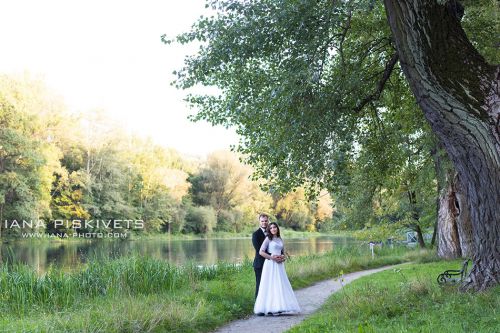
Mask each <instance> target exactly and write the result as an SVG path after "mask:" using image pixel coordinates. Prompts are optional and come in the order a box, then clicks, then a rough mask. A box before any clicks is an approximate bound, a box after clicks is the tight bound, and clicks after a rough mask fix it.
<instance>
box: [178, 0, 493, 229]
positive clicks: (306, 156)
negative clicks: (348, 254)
mask: <svg viewBox="0 0 500 333" xmlns="http://www.w3.org/2000/svg"><path fill="white" fill-rule="evenodd" d="M464 4H465V16H464V19H463V24H464V28H465V29H466V30H467V32H468V34H469V36H470V37H471V39H472V42H473V43H474V44H475V45H476V46H477V48H478V49H479V50H480V51H481V52H483V54H484V55H485V56H486V57H487V58H488V60H489V61H491V62H498V52H496V51H497V46H498V45H497V44H498V43H497V40H496V39H495V38H491V36H496V35H498V27H499V20H498V17H500V16H499V15H498V4H497V3H496V2H495V1H490V0H481V1H465V2H464ZM209 5H210V6H211V7H212V9H213V10H215V11H216V12H217V14H216V15H213V16H210V17H201V18H200V19H199V20H198V21H197V22H196V23H195V24H194V25H193V26H192V29H191V30H190V31H189V32H186V33H184V34H181V35H179V36H177V38H176V40H175V41H176V42H178V43H181V44H186V43H191V42H195V41H198V42H200V43H201V47H200V49H199V52H198V53H197V54H196V55H194V56H190V57H188V58H186V61H185V66H184V67H183V68H181V69H180V70H179V71H178V72H177V80H176V81H175V84H176V86H177V87H178V88H180V89H190V88H193V87H195V86H197V85H204V86H215V87H217V88H218V89H217V92H218V93H217V94H211V95H196V94H191V95H189V97H188V98H187V101H188V102H189V103H190V104H191V105H192V106H193V107H195V108H197V110H198V113H197V114H196V116H194V117H193V119H194V120H200V119H203V120H207V121H209V122H211V123H213V124H223V125H225V126H233V127H235V128H236V130H237V132H238V133H239V134H240V135H241V136H242V139H241V142H240V146H239V148H238V149H239V151H240V152H241V153H243V155H244V156H245V157H246V161H248V162H249V163H251V164H252V165H253V166H254V167H255V174H254V177H255V178H256V179H257V178H265V179H267V183H266V184H264V188H266V189H269V190H270V191H271V193H287V192H289V191H290V190H291V189H293V188H298V187H300V186H305V187H306V189H307V190H308V192H310V193H312V194H317V192H318V191H319V190H320V189H322V188H326V189H328V190H329V192H330V193H332V194H333V195H334V197H335V199H336V200H335V206H336V208H337V209H338V211H337V216H339V217H341V219H340V220H335V219H334V220H333V221H332V223H331V224H330V226H328V227H332V226H339V227H342V228H352V229H359V228H363V227H371V226H374V225H379V224H383V223H396V222H401V221H403V222H405V223H406V224H407V225H410V226H412V227H415V228H416V227H417V226H418V227H420V228H424V227H427V226H429V225H430V224H432V223H433V222H434V221H435V219H436V216H435V211H436V210H435V205H436V202H435V200H433V197H435V196H436V194H437V191H436V190H437V188H436V187H437V186H436V181H435V179H436V178H437V175H435V172H434V165H433V160H432V156H433V155H434V156H436V154H435V152H436V150H437V148H436V143H435V142H434V141H435V140H434V138H433V136H432V134H431V131H430V129H429V127H428V126H427V124H426V122H425V120H424V117H423V115H422V113H421V112H420V110H418V109H417V107H416V102H415V99H414V96H413V94H412V93H411V92H410V90H409V87H408V85H407V83H406V81H405V79H404V76H403V73H402V72H401V69H400V68H399V66H398V64H397V58H396V57H395V56H396V51H395V46H394V42H393V38H392V36H391V34H390V31H389V29H388V24H387V19H386V17H385V10H384V8H383V3H382V2H375V1H340V2H339V1H326V0H325V1H270V0H260V1H251V2H241V1H237V0H228V1H211V2H209ZM171 42H172V41H169V43H171ZM298 211H302V212H304V211H305V210H303V209H302V210H298ZM276 213H277V214H280V213H279V211H277V212H276ZM300 215H301V217H302V220H303V218H304V216H303V215H304V214H300ZM297 227H303V223H302V222H301V223H299V224H298V226H297Z"/></svg>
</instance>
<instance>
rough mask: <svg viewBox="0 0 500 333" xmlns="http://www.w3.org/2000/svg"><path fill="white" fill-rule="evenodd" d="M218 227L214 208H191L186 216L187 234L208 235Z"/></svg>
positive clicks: (185, 229)
mask: <svg viewBox="0 0 500 333" xmlns="http://www.w3.org/2000/svg"><path fill="white" fill-rule="evenodd" d="M216 225H217V214H216V213H215V210H214V209H213V208H212V207H209V206H202V207H190V208H189V210H188V212H187V214H186V224H185V225H184V231H185V232H194V233H197V234H199V233H208V232H212V230H213V229H214V228H215V226H216Z"/></svg>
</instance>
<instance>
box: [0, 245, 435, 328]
mask: <svg viewBox="0 0 500 333" xmlns="http://www.w3.org/2000/svg"><path fill="white" fill-rule="evenodd" d="M416 258H420V259H421V260H433V259H434V258H435V257H434V255H433V254H432V253H431V252H429V251H427V252H419V251H417V250H412V251H409V250H408V249H406V248H399V247H396V248H394V249H390V248H384V249H379V250H378V251H377V253H376V256H375V258H372V257H371V255H370V253H369V251H368V250H367V247H366V246H363V247H359V246H358V247H349V248H338V249H335V250H334V251H331V252H329V253H325V254H318V255H309V256H302V257H292V258H289V259H288V260H287V262H286V269H287V272H288V275H289V278H290V280H291V282H292V285H293V287H294V288H300V287H304V286H306V285H309V284H311V283H313V282H316V281H318V280H321V279H324V278H331V277H334V276H338V275H339V274H340V273H341V272H344V273H347V272H350V271H355V270H360V269H364V268H369V267H376V266H383V265H388V264H395V263H399V262H404V261H410V260H415V259H416ZM254 287H255V285H254V273H253V269H252V266H251V261H250V260H248V259H247V260H245V261H244V262H243V263H241V264H239V265H236V264H229V263H222V262H221V263H218V264H217V265H213V266H198V265H196V264H194V263H188V264H186V265H183V266H175V265H172V264H169V263H168V262H165V261H163V260H159V259H153V258H145V257H139V256H132V257H129V258H120V259H114V260H110V259H95V260H91V261H90V262H89V263H88V264H86V265H85V266H84V267H83V268H82V269H80V270H77V271H72V272H64V271H61V270H59V269H57V268H51V269H49V270H48V271H47V272H46V273H45V274H42V275H38V274H37V273H36V271H35V270H34V269H32V268H30V267H27V266H23V265H12V264H6V265H3V266H1V267H0V327H1V328H3V329H4V330H5V331H6V332H48V331H50V332H57V331H61V332H62V331H75V332H76V331H78V332H81V331H89V332H148V331H159V332H161V331H173V332H205V331H210V330H212V329H213V328H215V327H217V326H219V325H221V324H223V323H225V322H228V321H230V320H233V319H236V318H240V317H243V316H245V315H248V314H250V313H251V312H252V308H253V301H254V299H253V290H254Z"/></svg>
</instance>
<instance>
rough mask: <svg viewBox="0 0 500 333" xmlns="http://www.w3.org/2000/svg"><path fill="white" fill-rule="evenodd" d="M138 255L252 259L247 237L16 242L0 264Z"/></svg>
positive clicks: (315, 247) (300, 251) (330, 244)
mask: <svg viewBox="0 0 500 333" xmlns="http://www.w3.org/2000/svg"><path fill="white" fill-rule="evenodd" d="M354 242H355V241H354V240H352V239H350V238H346V237H335V236H319V237H310V238H289V239H285V247H286V251H287V252H288V253H289V254H290V255H292V256H295V255H304V254H311V253H322V252H326V251H330V250H332V249H334V248H335V247H343V246H347V245H349V244H353V243H354ZM132 254H137V255H140V256H148V257H154V258H159V259H164V260H168V261H169V262H172V263H175V264H183V263H185V262H187V261H192V262H195V263H198V264H202V265H207V264H213V263H216V262H217V261H219V260H223V261H226V262H233V263H237V262H241V261H243V260H244V259H245V257H248V258H251V259H253V257H254V254H255V252H254V249H253V246H252V241H251V239H250V238H231V239H195V240H185V239H183V240H168V239H153V240H105V241H103V240H82V241H68V242H57V241H55V242H33V241H22V240H21V241H15V242H9V243H3V244H0V262H5V261H7V260H9V261H11V262H17V263H25V264H28V265H29V266H32V267H34V268H36V269H37V270H38V271H39V272H44V271H46V270H47V268H48V267H49V265H54V266H57V267H61V268H63V269H73V268H76V267H78V266H79V265H81V264H82V263H84V262H86V261H87V260H88V259H89V258H91V257H93V256H97V257H110V258H119V257H122V256H128V255H132Z"/></svg>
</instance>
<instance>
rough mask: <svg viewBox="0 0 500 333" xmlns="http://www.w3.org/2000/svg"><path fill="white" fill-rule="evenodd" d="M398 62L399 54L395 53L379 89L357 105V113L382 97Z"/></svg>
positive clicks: (379, 83) (355, 110)
mask: <svg viewBox="0 0 500 333" xmlns="http://www.w3.org/2000/svg"><path fill="white" fill-rule="evenodd" d="M398 60H399V57H398V54H397V53H394V54H393V55H392V57H391V59H390V60H389V62H388V63H387V64H386V65H385V69H384V73H383V74H382V78H381V79H380V81H379V82H378V85H377V89H376V90H375V91H374V92H373V93H372V94H370V95H368V96H366V97H365V98H363V100H362V101H361V102H359V103H358V105H356V107H355V108H354V112H355V113H358V112H360V111H361V110H362V109H363V108H364V107H365V105H366V104H368V103H370V102H372V101H375V100H377V99H378V98H379V97H380V94H381V93H382V91H383V90H384V87H385V83H386V82H387V80H389V77H390V76H391V73H392V71H393V70H394V66H396V63H397V62H398Z"/></svg>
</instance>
